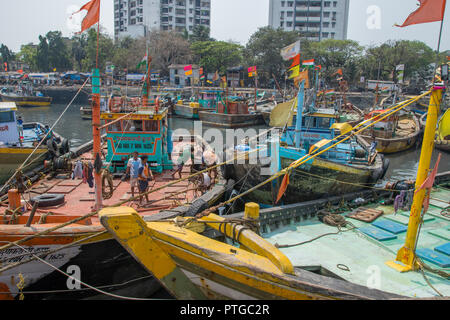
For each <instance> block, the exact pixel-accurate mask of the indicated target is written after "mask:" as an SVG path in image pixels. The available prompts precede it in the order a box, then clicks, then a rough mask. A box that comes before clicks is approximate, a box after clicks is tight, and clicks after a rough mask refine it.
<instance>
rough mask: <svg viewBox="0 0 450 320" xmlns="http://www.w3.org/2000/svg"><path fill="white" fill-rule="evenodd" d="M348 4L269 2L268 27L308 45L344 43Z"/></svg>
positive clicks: (346, 0) (344, 0)
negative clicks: (294, 34) (292, 33)
mask: <svg viewBox="0 0 450 320" xmlns="http://www.w3.org/2000/svg"><path fill="white" fill-rule="evenodd" d="M349 6H350V0H301V1H298V0H297V1H294V0H270V8H269V26H271V27H272V28H274V29H277V28H282V29H283V30H285V31H299V32H300V33H301V36H302V38H306V39H308V40H312V41H320V40H324V39H337V40H346V39H347V28H348V14H349Z"/></svg>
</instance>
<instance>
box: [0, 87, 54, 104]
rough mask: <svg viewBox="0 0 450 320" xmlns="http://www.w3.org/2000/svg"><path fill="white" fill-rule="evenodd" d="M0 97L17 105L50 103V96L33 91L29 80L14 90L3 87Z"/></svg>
mask: <svg viewBox="0 0 450 320" xmlns="http://www.w3.org/2000/svg"><path fill="white" fill-rule="evenodd" d="M0 97H1V99H2V101H3V102H14V103H16V105H17V106H19V107H46V106H49V105H50V104H51V103H52V98H51V97H45V96H43V95H42V94H41V93H40V92H38V93H35V92H34V90H33V88H32V86H31V84H30V83H29V82H27V83H25V82H24V83H23V84H21V85H19V87H18V88H17V90H16V91H10V90H8V89H7V88H3V89H2V91H1V92H0Z"/></svg>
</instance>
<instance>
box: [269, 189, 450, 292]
mask: <svg viewBox="0 0 450 320" xmlns="http://www.w3.org/2000/svg"><path fill="white" fill-rule="evenodd" d="M431 199H432V200H431V202H430V208H429V211H428V212H427V214H426V215H425V222H424V224H423V226H422V229H421V232H420V235H419V240H418V245H417V251H416V252H417V254H418V256H419V257H420V258H421V260H422V261H423V262H425V263H426V264H427V265H428V266H430V267H432V268H433V269H438V270H443V271H445V272H449V271H450V215H448V214H447V215H445V214H443V213H442V212H444V209H446V208H449V207H450V189H446V188H444V187H438V188H435V189H433V192H432V196H431ZM365 207H368V208H373V209H379V210H382V211H383V212H384V214H383V215H382V216H380V217H378V218H377V219H376V220H375V221H373V222H372V223H365V222H362V221H359V220H356V219H352V218H349V217H347V218H346V219H347V221H349V222H351V223H352V224H353V225H354V226H356V227H357V229H356V230H355V229H354V230H351V231H346V232H342V233H339V234H337V235H328V236H324V237H322V238H319V239H316V240H313V241H312V242H309V243H305V244H302V245H299V246H295V247H291V248H283V249H281V250H282V251H283V252H284V253H285V254H286V255H287V256H288V257H289V259H290V260H291V261H292V263H293V265H294V266H295V267H301V268H304V269H308V270H311V269H312V270H317V269H320V268H321V269H322V270H321V271H322V272H324V273H326V274H331V275H333V276H335V277H337V278H341V279H344V280H347V281H350V282H352V283H356V284H360V285H364V286H368V287H372V288H377V289H381V290H382V291H386V292H390V293H394V294H399V295H403V296H408V297H415V298H425V297H437V296H438V294H437V293H436V291H434V290H433V289H432V288H431V287H430V286H429V285H428V284H427V282H426V280H425V279H424V277H423V275H422V274H421V272H420V271H417V272H407V273H400V272H398V271H396V270H394V269H393V268H391V267H389V266H387V265H386V264H385V263H386V262H388V261H394V260H395V258H396V253H397V251H398V250H399V249H400V248H401V247H402V246H403V244H404V243H405V237H406V231H407V227H408V221H409V212H403V211H398V212H397V213H396V214H394V209H393V206H384V205H381V204H372V205H367V206H365ZM349 213H350V212H347V213H345V214H344V215H345V216H346V215H348V214H349ZM344 230H345V229H344ZM336 232H337V228H336V227H331V226H327V225H325V224H323V223H322V222H320V221H319V220H318V219H317V218H311V219H308V220H305V221H301V222H299V223H295V224H291V225H289V226H285V227H283V228H280V229H278V230H276V231H274V232H270V233H268V234H265V235H263V237H264V238H265V239H267V240H268V241H269V242H271V243H273V244H279V245H289V244H296V243H300V242H304V241H308V240H311V239H314V238H316V237H318V236H320V235H323V234H326V233H336ZM425 275H426V277H427V279H428V281H429V282H430V283H431V284H432V286H433V287H434V288H436V289H437V290H438V291H439V292H440V293H441V294H442V295H444V296H450V280H448V279H444V278H442V277H440V276H438V275H435V274H433V273H430V272H428V271H425Z"/></svg>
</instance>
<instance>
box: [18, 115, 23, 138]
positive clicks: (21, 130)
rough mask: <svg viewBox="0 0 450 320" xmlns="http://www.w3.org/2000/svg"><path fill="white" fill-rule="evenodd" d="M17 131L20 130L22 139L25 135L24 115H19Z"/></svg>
mask: <svg viewBox="0 0 450 320" xmlns="http://www.w3.org/2000/svg"><path fill="white" fill-rule="evenodd" d="M17 131H19V139H22V137H23V120H22V117H20V116H19V118H17Z"/></svg>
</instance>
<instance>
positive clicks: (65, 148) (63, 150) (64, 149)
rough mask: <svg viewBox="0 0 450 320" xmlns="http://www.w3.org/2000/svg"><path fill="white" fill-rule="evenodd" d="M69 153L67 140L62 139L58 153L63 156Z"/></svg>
mask: <svg viewBox="0 0 450 320" xmlns="http://www.w3.org/2000/svg"><path fill="white" fill-rule="evenodd" d="M69 152H70V145H69V140H67V139H63V140H62V142H61V147H60V148H59V153H60V154H61V155H63V154H66V153H69Z"/></svg>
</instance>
